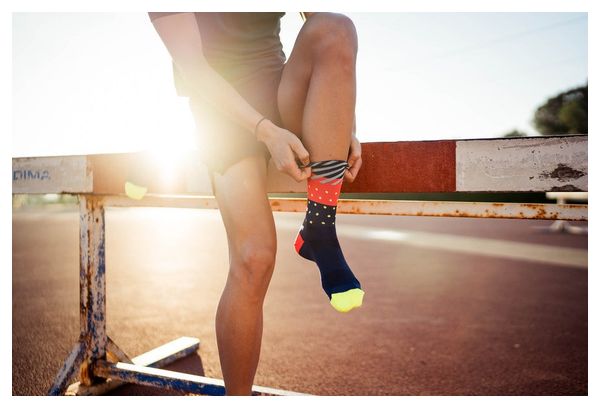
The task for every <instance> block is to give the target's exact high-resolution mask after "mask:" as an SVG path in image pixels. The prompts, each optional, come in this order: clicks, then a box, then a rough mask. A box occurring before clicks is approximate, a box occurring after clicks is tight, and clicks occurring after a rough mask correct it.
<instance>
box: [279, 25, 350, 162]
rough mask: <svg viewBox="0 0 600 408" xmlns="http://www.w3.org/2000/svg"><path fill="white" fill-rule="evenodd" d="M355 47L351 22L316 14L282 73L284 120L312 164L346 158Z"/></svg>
mask: <svg viewBox="0 0 600 408" xmlns="http://www.w3.org/2000/svg"><path fill="white" fill-rule="evenodd" d="M357 48H358V45H357V36H356V30H355V28H354V24H353V23H352V21H351V20H350V19H349V18H347V17H346V16H343V15H341V14H333V13H318V14H316V15H314V16H312V17H310V18H309V19H308V21H307V22H306V23H305V24H304V26H303V27H302V29H301V30H300V33H299V34H298V38H297V39H296V43H295V44H294V48H293V50H292V53H291V55H290V58H289V61H288V62H287V63H286V65H285V68H284V70H283V74H282V78H281V83H280V85H279V92H278V106H279V111H280V113H281V119H282V121H283V125H284V127H286V128H287V129H289V130H290V131H291V132H293V133H295V134H296V135H298V136H300V137H301V138H302V143H303V144H304V147H306V149H307V150H308V152H309V154H310V160H311V161H312V162H315V161H321V160H329V159H340V160H346V159H347V158H348V150H349V147H350V138H351V134H352V126H353V122H354V108H355V105H356V53H357Z"/></svg>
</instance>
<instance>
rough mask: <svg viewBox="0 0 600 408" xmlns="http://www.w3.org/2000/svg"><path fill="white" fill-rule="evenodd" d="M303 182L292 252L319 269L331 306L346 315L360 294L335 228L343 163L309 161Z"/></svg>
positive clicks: (362, 292)
mask: <svg viewBox="0 0 600 408" xmlns="http://www.w3.org/2000/svg"><path fill="white" fill-rule="evenodd" d="M308 166H310V167H312V175H311V177H310V178H309V179H308V180H307V183H308V188H307V197H306V198H307V206H306V217H305V218H304V222H303V223H302V227H301V228H300V230H299V231H298V234H297V235H296V239H295V241H294V248H295V250H296V252H297V253H298V254H299V255H300V256H302V257H303V258H306V259H308V260H310V261H313V262H315V263H316V264H317V266H318V267H319V271H320V273H321V286H322V287H323V290H324V291H325V293H326V294H327V296H328V297H329V299H330V303H331V305H332V306H333V307H334V309H336V310H337V311H339V312H348V311H350V310H352V309H354V308H356V307H359V306H361V305H362V299H363V296H364V291H363V290H362V289H361V287H360V282H359V281H358V279H356V277H355V276H354V274H353V273H352V270H351V269H350V267H349V266H348V264H347V263H346V259H345V258H344V255H343V253H342V250H341V248H340V244H339V241H338V238H337V233H336V228H335V215H336V208H337V202H338V198H339V195H340V191H341V189H342V183H343V180H344V173H345V171H346V169H347V168H348V162H346V161H345V160H324V161H319V162H313V163H310V164H308V165H307V166H306V167H308Z"/></svg>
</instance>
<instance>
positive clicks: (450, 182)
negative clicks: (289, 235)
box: [13, 135, 587, 396]
mask: <svg viewBox="0 0 600 408" xmlns="http://www.w3.org/2000/svg"><path fill="white" fill-rule="evenodd" d="M362 146H363V166H364V170H361V174H360V175H359V177H358V178H357V180H356V181H355V182H354V183H351V184H349V185H348V186H347V185H345V186H344V187H345V188H344V190H345V191H344V192H367V193H368V192H460V191H469V192H481V191H490V192H523V191H537V192H545V191H587V136H586V135H577V136H568V137H567V136H561V137H537V138H516V139H480V140H450V141H433V142H387V143H386V142H383V143H381V142H376V143H363V144H362ZM190 159H191V161H190V160H188V161H187V162H185V161H182V163H184V162H185V163H187V165H184V167H182V168H180V169H179V171H180V174H181V175H182V177H180V178H179V182H178V183H175V184H174V185H170V186H165V185H160V184H159V183H157V182H155V180H156V177H155V176H156V169H155V168H154V167H153V164H152V162H151V161H148V158H147V156H145V155H144V154H137V153H129V154H118V155H90V156H64V157H44V158H14V159H13V194H44V193H66V194H76V195H77V196H78V198H79V213H80V214H79V217H80V224H79V238H80V268H79V291H80V304H79V308H80V334H79V338H78V340H77V342H76V343H75V346H74V347H73V349H72V351H71V353H70V354H69V355H68V357H67V358H66V359H65V361H64V363H63V366H62V368H61V369H60V371H59V372H58V374H57V376H56V378H55V380H54V383H53V385H52V387H51V388H50V390H49V394H50V395H62V394H66V395H99V394H104V393H106V392H107V391H109V390H111V389H114V388H116V387H118V386H120V385H122V384H124V383H134V384H140V385H148V386H154V387H159V388H164V389H170V390H178V391H184V392H188V393H193V394H205V395H224V394H225V386H224V383H223V381H222V380H218V379H213V378H208V377H203V376H197V375H190V374H183V373H178V372H174V371H169V370H165V369H163V368H161V367H164V366H166V365H168V364H170V363H172V362H173V361H175V360H177V359H179V358H182V357H185V356H188V355H190V354H192V353H195V352H197V350H198V348H199V345H200V341H199V339H196V338H191V337H181V338H179V339H176V340H174V341H172V342H170V343H167V344H165V345H163V346H160V347H158V348H156V349H154V350H151V351H149V352H147V353H144V354H142V355H140V356H137V357H134V358H130V357H129V356H128V355H127V354H126V353H125V352H124V351H123V350H121V349H120V348H119V347H118V346H117V345H116V344H115V342H114V341H113V340H111V339H110V337H108V336H107V334H106V262H105V252H106V251H105V217H104V215H105V207H107V206H151V207H156V206H162V207H187V208H214V209H216V208H218V205H217V202H216V199H215V198H214V197H212V196H211V195H210V194H211V192H212V187H211V185H210V183H209V180H208V177H207V173H206V169H205V168H204V166H203V165H199V164H198V162H197V160H194V158H193V156H192V157H190ZM512 162H514V163H515V165H514V166H512V167H510V168H508V167H509V166H508V164H510V163H512ZM415 166H416V167H417V168H415ZM419 166H420V167H419ZM140 168H142V169H143V172H145V173H146V174H147V175H148V180H151V183H150V185H149V194H147V195H146V196H145V197H144V198H143V199H141V200H132V199H130V198H128V197H127V196H125V195H124V194H123V186H124V182H125V181H126V180H127V178H128V177H129V175H130V174H131V170H132V169H137V170H139V169H140ZM409 168H410V169H411V170H412V171H413V172H415V173H416V174H418V175H419V177H417V178H414V177H412V175H411V174H408V175H407V174H406V171H405V170H406V169H409ZM507 168H508V169H507ZM384 170H386V171H388V172H389V171H396V173H394V176H395V177H394V178H392V181H391V182H388V183H386V184H385V185H384V184H381V177H380V176H379V175H380V174H381V172H382V171H384ZM396 176H397V177H396ZM305 184H306V183H296V182H295V181H293V180H292V179H291V178H289V177H288V176H285V175H283V174H282V173H279V172H277V171H276V169H274V168H273V165H272V163H270V168H269V184H268V189H269V192H274V193H289V192H306V185H305ZM269 201H270V204H271V208H272V209H273V210H274V211H292V212H303V211H305V203H306V199H305V198H269ZM337 212H338V213H348V214H380V215H417V216H445V217H448V216H451V217H452V216H454V217H484V218H522V219H547V220H580V221H585V220H587V205H582V204H565V203H558V204H529V203H479V202H428V201H395V200H361V199H344V198H340V200H339V202H338V209H337ZM76 375H77V376H78V377H79V382H76V383H73V384H71V385H70V386H69V381H70V380H71V379H72V378H73V377H74V376H76ZM252 392H253V395H289V396H291V395H306V394H302V393H297V392H291V391H285V390H279V389H275V388H268V387H261V386H253V388H252Z"/></svg>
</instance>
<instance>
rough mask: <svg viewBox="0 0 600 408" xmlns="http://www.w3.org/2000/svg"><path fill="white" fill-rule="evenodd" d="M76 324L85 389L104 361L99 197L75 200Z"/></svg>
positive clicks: (101, 217)
mask: <svg viewBox="0 0 600 408" xmlns="http://www.w3.org/2000/svg"><path fill="white" fill-rule="evenodd" d="M79 245H80V248H79V249H80V263H79V289H80V290H79V293H80V299H79V322H80V329H81V334H80V336H81V341H83V342H84V343H85V344H86V346H87V350H88V354H87V356H86V359H85V360H84V362H83V364H82V365H81V369H80V380H81V382H82V383H83V384H85V385H91V384H92V383H93V382H94V379H93V375H92V371H91V366H92V365H93V364H94V362H95V361H96V360H99V359H104V358H105V357H106V344H107V336H106V317H105V316H106V276H105V273H106V261H105V241H104V206H103V203H102V199H101V197H95V196H91V195H80V196H79Z"/></svg>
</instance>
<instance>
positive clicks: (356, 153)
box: [344, 135, 362, 183]
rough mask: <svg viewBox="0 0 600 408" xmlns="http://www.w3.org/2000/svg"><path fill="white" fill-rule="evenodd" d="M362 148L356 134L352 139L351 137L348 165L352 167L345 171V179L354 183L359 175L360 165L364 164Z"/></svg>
mask: <svg viewBox="0 0 600 408" xmlns="http://www.w3.org/2000/svg"><path fill="white" fill-rule="evenodd" d="M361 155H362V150H361V147H360V142H359V141H358V139H357V138H356V136H355V135H352V139H350V151H349V153H348V160H346V161H347V162H348V165H349V166H350V168H349V169H348V170H346V172H345V173H344V179H345V180H346V181H349V182H350V183H352V182H353V181H354V179H355V178H356V176H357V175H358V171H359V170H360V166H361V165H362V157H361Z"/></svg>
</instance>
